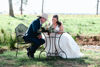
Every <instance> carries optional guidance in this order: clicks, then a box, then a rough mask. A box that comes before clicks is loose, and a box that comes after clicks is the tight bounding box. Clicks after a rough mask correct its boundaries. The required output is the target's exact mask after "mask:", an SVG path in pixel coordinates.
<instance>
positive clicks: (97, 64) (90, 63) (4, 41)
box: [0, 15, 100, 67]
mask: <svg viewBox="0 0 100 67" xmlns="http://www.w3.org/2000/svg"><path fill="white" fill-rule="evenodd" d="M36 18H37V17H36V15H22V16H20V15H16V17H15V18H13V17H10V16H8V15H0V48H1V47H2V46H3V47H4V46H8V45H10V47H11V46H12V47H13V46H14V44H15V43H16V42H15V41H16V38H15V28H16V26H17V25H18V24H20V23H23V24H25V25H26V26H29V25H30V23H31V22H32V21H33V20H34V19H36ZM51 18H52V15H49V20H51ZM59 18H60V21H61V22H62V23H63V25H64V30H65V32H69V33H70V34H79V35H81V34H84V35H99V34H100V31H99V29H100V15H98V16H97V15H59ZM82 52H83V53H84V54H85V56H84V57H83V58H79V59H61V58H59V57H57V58H56V57H52V58H51V59H50V60H46V59H45V57H42V58H41V59H42V60H40V59H38V54H39V51H38V52H37V53H36V54H35V57H36V58H35V59H34V60H31V59H29V58H28V57H27V55H26V50H21V51H20V52H19V53H18V57H17V58H16V57H15V51H10V50H8V51H6V52H4V53H3V54H0V67H66V66H68V65H69V66H70V65H74V66H73V67H100V51H99V52H96V51H92V50H82Z"/></svg>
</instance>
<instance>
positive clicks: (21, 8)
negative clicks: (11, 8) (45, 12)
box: [20, 0, 23, 15]
mask: <svg viewBox="0 0 100 67" xmlns="http://www.w3.org/2000/svg"><path fill="white" fill-rule="evenodd" d="M20 11H21V15H22V14H23V0H21V7H20Z"/></svg>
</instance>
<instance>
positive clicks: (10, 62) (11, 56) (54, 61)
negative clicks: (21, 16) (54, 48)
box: [0, 50, 100, 67]
mask: <svg viewBox="0 0 100 67" xmlns="http://www.w3.org/2000/svg"><path fill="white" fill-rule="evenodd" d="M82 52H83V53H84V54H85V56H84V57H82V58H79V59H62V58H60V57H51V58H50V59H46V57H41V58H40V59H39V58H38V56H39V51H37V52H36V53H35V59H29V58H28V57H27V55H26V50H21V51H19V53H18V57H17V58H16V57H15V51H7V52H4V54H0V67H66V66H68V67H100V57H99V56H100V52H99V51H98V52H95V51H92V50H82ZM2 61H3V62H2Z"/></svg>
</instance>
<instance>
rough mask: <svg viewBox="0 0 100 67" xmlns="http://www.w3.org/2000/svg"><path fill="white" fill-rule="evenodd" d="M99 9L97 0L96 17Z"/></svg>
mask: <svg viewBox="0 0 100 67" xmlns="http://www.w3.org/2000/svg"><path fill="white" fill-rule="evenodd" d="M98 9H99V0H97V9H96V15H98V11H99V10H98Z"/></svg>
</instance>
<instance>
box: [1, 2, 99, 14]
mask: <svg viewBox="0 0 100 67" xmlns="http://www.w3.org/2000/svg"><path fill="white" fill-rule="evenodd" d="M12 1H13V9H14V13H20V12H19V7H20V3H18V0H12ZM19 1H20V0H19ZM96 4H97V0H44V12H45V13H63V14H96ZM41 9H42V0H28V3H27V5H24V13H27V14H34V13H35V14H39V13H41ZM8 12H9V6H8V0H2V2H0V13H8ZM99 12H100V11H99Z"/></svg>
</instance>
